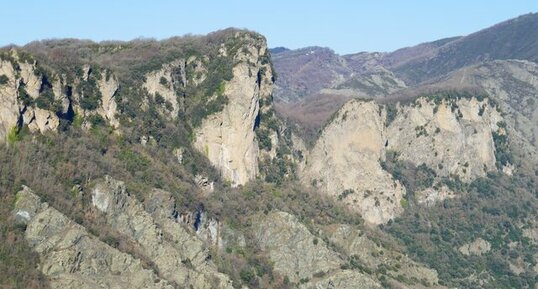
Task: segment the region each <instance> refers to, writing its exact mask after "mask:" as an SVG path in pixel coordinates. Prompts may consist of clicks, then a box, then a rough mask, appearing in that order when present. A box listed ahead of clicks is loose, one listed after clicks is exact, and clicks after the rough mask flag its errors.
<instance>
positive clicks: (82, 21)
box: [0, 0, 538, 54]
mask: <svg viewBox="0 0 538 289" xmlns="http://www.w3.org/2000/svg"><path fill="white" fill-rule="evenodd" d="M2 2H4V3H2V4H1V8H0V9H1V10H0V46H4V45H7V44H10V43H14V44H18V45H22V44H25V43H28V42H30V41H32V40H38V39H47V38H65V37H76V38H84V39H92V40H97V41H100V40H129V39H133V38H137V37H153V38H157V39H162V38H167V37H170V36H175V35H184V34H187V33H192V34H205V33H207V32H211V31H214V30H218V29H223V28H226V27H231V26H233V27H238V28H248V29H250V30H255V31H257V32H260V33H262V34H264V35H265V36H266V37H267V40H268V43H269V46H270V47H275V46H286V47H290V48H299V47H304V46H312V45H318V46H327V47H331V48H333V49H334V50H335V51H336V52H339V53H342V54H345V53H352V52H359V51H392V50H394V49H397V48H401V47H404V46H410V45H414V44H418V43H421V42H425V41H431V40H436V39H439V38H444V37H449V36H457V35H466V34H469V33H471V32H474V31H477V30H479V29H482V28H486V27H488V26H491V25H493V24H495V23H498V22H500V21H504V20H507V19H509V18H513V17H516V16H518V15H521V14H526V13H529V12H538V1H536V0H521V1H518V0H511V1H498V0H489V1H483V0H465V1H460V0H451V1H435V0H429V1H418V0H415V1H413V0H407V1H403V0H401V1H396V0H394V1H388V0H386V1H384V0H376V1H368V3H367V2H366V1H358V0H345V1H344V0H327V1H317V0H310V1H293V0H287V1H281V0H265V1H264V0H255V1H238V0H220V1H219V0H215V1H209V0H191V1H178V0H176V1H171V0H170V1H158V0H152V1H136V0H130V1H127V0H121V1H120V0H117V1H114V0H106V1H105V0H87V1H78V0H69V1H68V0H65V1H60V0H56V1H55V0H48V1H43V0H41V1H34V0H27V1H2ZM440 2H443V3H440Z"/></svg>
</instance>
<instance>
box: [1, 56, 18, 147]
mask: <svg viewBox="0 0 538 289" xmlns="http://www.w3.org/2000/svg"><path fill="white" fill-rule="evenodd" d="M0 75H5V76H6V77H7V78H8V81H7V83H5V84H2V85H0V140H1V141H4V140H5V139H6V138H7V135H8V134H9V132H10V130H11V129H12V128H14V127H15V126H16V125H17V121H18V118H19V104H18V101H17V88H18V83H17V78H16V72H15V69H14V68H13V65H11V62H9V61H6V60H0Z"/></svg>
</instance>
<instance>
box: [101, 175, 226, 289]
mask: <svg viewBox="0 0 538 289" xmlns="http://www.w3.org/2000/svg"><path fill="white" fill-rule="evenodd" d="M153 195H154V196H155V198H160V199H162V200H163V201H166V200H169V199H170V196H169V195H168V196H167V194H166V193H164V192H162V191H159V190H155V191H154V192H153ZM92 200H93V204H94V206H96V208H97V209H99V210H100V211H101V212H102V213H103V214H104V215H105V217H106V220H107V223H108V225H109V226H111V227H112V228H113V229H115V230H117V231H118V232H120V233H121V234H122V235H125V236H127V237H130V238H132V240H133V241H134V242H136V243H137V244H138V245H139V246H140V247H141V250H142V251H143V252H144V254H145V255H146V256H147V257H148V258H149V259H150V260H151V261H152V262H153V263H154V264H155V266H156V267H157V269H158V270H159V272H160V274H161V275H162V276H163V278H166V279H167V280H170V281H173V282H175V283H176V284H186V285H192V286H193V287H194V288H232V287H231V281H230V280H229V279H228V278H227V276H225V275H224V274H221V273H219V272H217V270H216V267H215V265H214V264H212V262H211V261H210V257H208V256H209V252H208V251H207V250H204V249H203V243H202V242H201V241H200V240H197V239H195V238H194V237H192V236H189V234H188V232H187V231H186V230H185V229H184V228H183V227H182V226H181V225H180V224H178V223H177V222H175V221H174V220H173V208H170V203H169V202H163V203H159V202H153V203H148V204H147V205H146V206H147V210H148V211H150V212H151V214H150V213H148V212H147V211H146V210H145V209H144V207H143V205H142V204H140V203H139V202H138V201H137V200H136V199H135V198H133V197H132V196H130V195H129V194H128V193H127V191H126V189H125V185H124V184H123V182H120V181H116V180H114V179H112V178H110V177H106V178H105V179H104V180H103V181H101V182H98V183H97V184H96V185H95V187H94V189H93V191H92ZM167 204H168V205H167ZM159 206H163V207H162V208H159ZM167 215H168V216H167Z"/></svg>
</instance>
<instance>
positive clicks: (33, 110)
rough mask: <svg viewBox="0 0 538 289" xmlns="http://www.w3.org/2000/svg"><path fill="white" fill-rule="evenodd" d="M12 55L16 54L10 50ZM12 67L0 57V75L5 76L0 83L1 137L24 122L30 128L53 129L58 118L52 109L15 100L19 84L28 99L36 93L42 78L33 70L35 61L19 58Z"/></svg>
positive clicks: (36, 95)
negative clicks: (17, 66)
mask: <svg viewBox="0 0 538 289" xmlns="http://www.w3.org/2000/svg"><path fill="white" fill-rule="evenodd" d="M14 56H15V57H16V54H14ZM18 65H19V71H16V70H15V68H14V67H13V64H12V63H11V62H10V61H5V60H0V75H5V76H6V77H7V78H8V82H7V83H6V84H3V85H0V139H2V140H5V139H6V137H7V135H8V133H9V132H10V131H11V130H12V129H14V128H20V127H22V126H24V125H28V128H29V129H30V131H31V132H45V131H48V130H55V129H56V128H57V127H58V125H59V119H58V117H57V116H56V114H55V113H54V112H50V111H47V110H43V109H40V108H38V107H35V106H25V105H24V104H22V102H21V101H19V99H18V96H19V87H20V86H23V88H24V91H26V93H28V96H29V97H30V98H32V99H34V100H35V99H36V98H38V97H39V90H40V88H41V82H42V78H41V76H37V75H36V74H35V73H34V72H35V69H36V67H35V64H30V63H26V62H20V63H19V64H18Z"/></svg>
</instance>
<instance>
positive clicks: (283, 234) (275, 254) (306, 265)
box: [253, 212, 343, 282]
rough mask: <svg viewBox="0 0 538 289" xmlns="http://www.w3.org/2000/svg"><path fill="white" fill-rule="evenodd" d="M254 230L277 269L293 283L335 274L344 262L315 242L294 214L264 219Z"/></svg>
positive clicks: (257, 239)
mask: <svg viewBox="0 0 538 289" xmlns="http://www.w3.org/2000/svg"><path fill="white" fill-rule="evenodd" d="M253 227H254V238H255V240H256V243H257V244H259V246H260V248H261V249H262V250H263V251H265V252H267V253H268V255H269V258H270V260H271V261H272V262H274V268H275V270H276V271H278V272H280V273H281V274H283V275H287V276H288V278H289V279H290V281H292V282H298V281H299V280H300V279H303V278H312V276H313V275H314V274H316V273H318V274H319V273H328V272H331V271H333V270H336V269H339V268H340V264H341V263H343V262H342V261H341V260H340V259H339V258H338V255H336V253H334V252H332V251H330V250H329V249H328V248H327V247H326V245H325V244H324V243H323V241H322V240H318V241H315V240H316V238H315V237H314V236H313V235H312V234H311V233H310V231H308V229H307V228H306V227H305V226H304V225H303V224H301V223H300V222H299V221H298V220H297V218H296V217H295V216H293V215H290V214H288V213H285V212H271V213H269V214H268V215H262V216H260V219H259V221H258V222H256V223H255V224H254V225H253Z"/></svg>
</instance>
